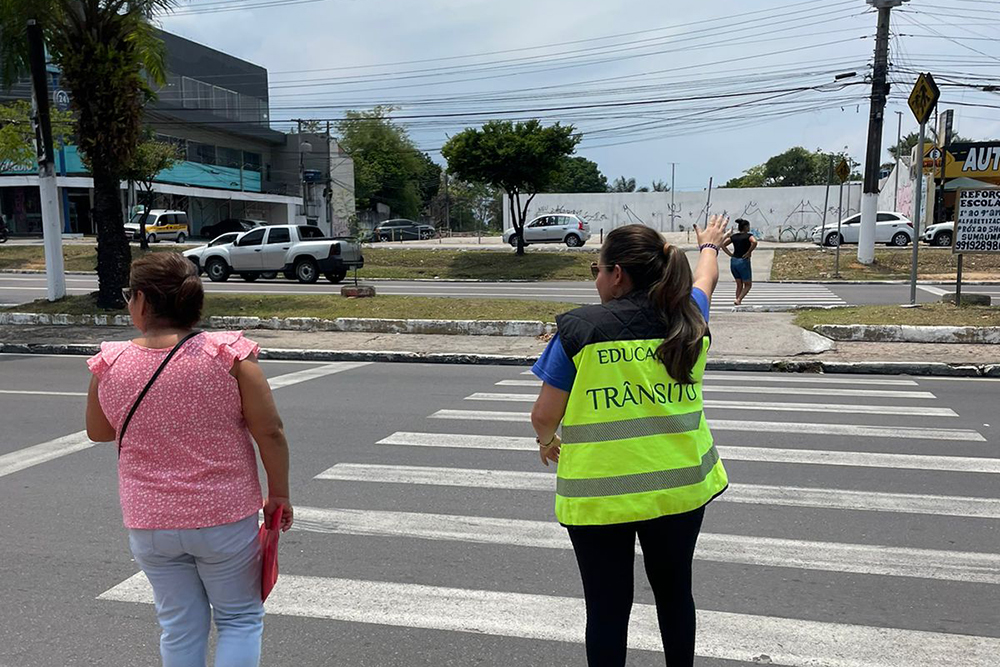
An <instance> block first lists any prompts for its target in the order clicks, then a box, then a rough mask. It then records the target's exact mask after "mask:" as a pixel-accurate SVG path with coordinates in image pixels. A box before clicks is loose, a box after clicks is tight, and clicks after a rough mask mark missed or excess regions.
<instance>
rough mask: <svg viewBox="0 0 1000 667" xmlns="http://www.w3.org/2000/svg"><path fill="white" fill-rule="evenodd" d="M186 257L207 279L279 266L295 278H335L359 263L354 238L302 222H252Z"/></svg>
mask: <svg viewBox="0 0 1000 667" xmlns="http://www.w3.org/2000/svg"><path fill="white" fill-rule="evenodd" d="M190 259H191V260H192V261H196V262H198V268H199V269H200V270H203V271H205V273H207V274H208V277H209V278H210V279H211V280H212V281H213V282H225V281H226V280H229V276H230V275H232V274H233V273H236V274H239V276H240V277H241V278H243V280H246V281H247V282H253V281H254V280H257V279H258V278H260V276H261V274H263V273H273V272H277V271H280V272H282V273H283V274H284V275H285V277H286V278H288V279H289V280H298V281H299V282H300V283H314V282H316V281H317V280H318V279H319V276H320V274H323V275H325V276H326V279H327V280H329V281H330V282H331V283H339V282H340V281H342V280H343V279H344V277H345V276H346V275H347V272H348V271H350V270H351V269H355V268H357V269H360V268H361V267H363V266H364V265H365V258H364V257H363V256H362V255H361V245H360V244H359V243H358V242H357V241H354V240H351V239H346V238H334V239H330V238H326V237H325V236H323V232H321V231H320V230H319V229H318V228H316V227H309V226H307V225H274V226H268V227H258V228H257V229H253V230H251V231H249V232H244V233H243V234H240V235H239V237H237V238H236V240H235V241H233V242H232V243H231V244H221V245H218V246H214V247H211V248H208V249H206V250H204V251H203V252H202V253H201V256H200V257H198V258H194V257H191V258H190Z"/></svg>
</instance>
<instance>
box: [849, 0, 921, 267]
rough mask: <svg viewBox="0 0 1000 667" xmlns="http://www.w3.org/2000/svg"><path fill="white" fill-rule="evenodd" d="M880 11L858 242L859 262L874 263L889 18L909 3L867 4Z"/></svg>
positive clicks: (872, 0)
mask: <svg viewBox="0 0 1000 667" xmlns="http://www.w3.org/2000/svg"><path fill="white" fill-rule="evenodd" d="M866 1H867V3H868V4H869V5H871V6H872V7H874V8H875V9H877V10H878V30H877V31H876V35H875V67H874V69H873V70H872V95H871V109H870V110H869V116H868V152H867V154H866V155H865V182H864V194H863V195H862V197H861V231H860V236H859V239H858V262H860V263H861V264H871V263H872V262H874V261H875V218H876V213H878V181H879V165H880V160H881V157H882V122H883V120H884V119H885V101H886V98H887V97H888V96H889V84H888V83H887V78H888V71H889V15H890V13H891V12H892V8H893V7H899V6H900V5H902V4H903V3H904V2H908V1H909V0H866Z"/></svg>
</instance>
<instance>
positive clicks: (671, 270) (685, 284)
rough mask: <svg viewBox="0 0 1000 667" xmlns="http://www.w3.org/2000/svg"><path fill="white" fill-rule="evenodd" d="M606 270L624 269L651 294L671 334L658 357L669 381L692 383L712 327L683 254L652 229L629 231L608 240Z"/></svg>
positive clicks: (613, 233)
mask: <svg viewBox="0 0 1000 667" xmlns="http://www.w3.org/2000/svg"><path fill="white" fill-rule="evenodd" d="M601 264H602V265H605V266H614V265H616V264H617V265H619V266H621V267H622V270H624V271H625V272H626V273H627V274H628V275H629V277H630V278H631V279H632V284H633V285H634V286H635V288H636V289H642V290H646V292H647V293H648V295H649V300H650V301H651V302H652V303H653V306H654V307H655V308H656V310H657V312H658V313H659V314H660V317H661V318H662V320H663V324H664V325H665V328H666V330H665V332H664V335H663V343H661V344H660V346H659V347H658V348H657V349H656V357H657V358H658V359H659V360H660V362H661V363H662V364H663V365H664V366H665V367H666V369H667V372H668V373H670V377H672V378H673V379H675V380H677V381H679V382H692V378H691V371H692V369H693V368H694V365H695V364H696V363H697V362H698V357H699V356H700V355H701V349H702V340H703V339H704V337H705V335H706V333H707V332H708V324H707V323H706V322H705V318H704V317H703V316H702V314H701V311H700V310H699V309H698V306H697V304H695V302H694V301H693V300H692V299H691V287H692V283H693V282H694V276H693V275H692V273H691V266H690V265H689V264H688V261H687V257H685V255H684V252H683V251H682V250H681V249H680V248H678V247H677V246H673V245H669V244H665V243H664V242H663V238H662V237H661V236H660V235H659V233H657V232H656V231H655V230H653V229H652V228H650V227H646V226H645V225H626V226H624V227H618V228H617V229H613V230H612V231H611V232H610V233H609V234H608V235H607V237H606V238H605V241H604V246H603V247H602V248H601Z"/></svg>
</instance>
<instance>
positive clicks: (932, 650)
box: [99, 369, 1000, 667]
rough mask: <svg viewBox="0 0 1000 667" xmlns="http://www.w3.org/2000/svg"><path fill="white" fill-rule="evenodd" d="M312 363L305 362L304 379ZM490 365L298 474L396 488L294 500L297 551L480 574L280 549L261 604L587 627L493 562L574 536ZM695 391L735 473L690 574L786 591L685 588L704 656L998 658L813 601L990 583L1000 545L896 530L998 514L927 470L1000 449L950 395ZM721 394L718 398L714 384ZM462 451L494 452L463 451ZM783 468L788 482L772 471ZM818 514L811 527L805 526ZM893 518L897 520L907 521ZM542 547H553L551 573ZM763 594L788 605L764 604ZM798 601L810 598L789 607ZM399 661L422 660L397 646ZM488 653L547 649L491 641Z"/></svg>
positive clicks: (365, 616) (847, 666) (931, 626)
mask: <svg viewBox="0 0 1000 667" xmlns="http://www.w3.org/2000/svg"><path fill="white" fill-rule="evenodd" d="M323 372H324V371H323V370H322V369H313V370H311V371H303V373H306V374H309V373H313V374H314V375H315V376H317V377H320V376H322V375H323ZM495 375H496V377H495V379H494V380H492V381H491V382H490V383H489V384H488V385H486V386H481V387H478V388H477V391H472V392H471V393H468V394H467V395H465V396H461V397H460V398H459V400H458V401H457V403H456V402H454V401H452V402H451V403H450V404H449V405H447V406H441V407H440V408H439V409H437V410H435V411H433V412H430V413H429V414H426V415H425V416H424V417H419V418H417V419H416V421H415V426H416V428H414V429H413V430H408V431H395V432H392V433H387V434H386V435H385V436H384V437H382V438H380V439H377V440H375V441H373V442H371V443H369V444H370V445H371V447H370V449H368V450H367V451H369V452H370V458H369V460H353V461H343V460H331V461H329V464H328V465H327V466H326V467H325V468H324V469H322V470H317V471H316V472H315V473H311V474H314V480H315V482H316V483H317V484H320V485H324V484H328V485H330V486H331V487H332V486H333V485H350V488H356V489H359V490H360V492H362V493H372V494H375V496H376V497H380V498H385V499H398V498H400V497H401V496H402V497H405V498H407V499H408V500H407V501H406V502H399V503H397V504H394V505H392V506H386V503H387V502H388V501H386V502H383V503H382V504H381V505H377V506H372V507H362V508H358V507H338V506H325V505H324V504H323V502H322V501H321V500H322V498H329V496H328V495H324V494H322V493H320V494H318V495H317V496H316V498H315V499H314V502H313V503H310V502H308V501H309V499H308V498H300V499H299V502H300V503H302V504H301V505H298V506H296V524H295V528H294V533H295V534H296V542H297V545H298V546H299V548H300V549H302V550H308V549H309V546H308V545H310V544H311V543H313V542H314V541H315V544H316V545H317V546H316V549H321V548H323V547H322V546H321V545H322V544H324V543H323V542H322V540H324V539H327V540H328V539H330V538H331V537H335V538H336V539H367V540H372V539H373V540H385V541H387V542H386V544H388V543H390V542H388V541H391V544H393V545H394V547H393V548H394V549H396V550H400V551H401V552H402V553H404V554H406V557H407V558H409V559H412V560H413V562H414V563H417V562H420V563H424V561H425V560H426V559H428V558H432V556H430V554H440V553H442V552H441V551H440V550H437V549H436V548H435V547H434V545H442V546H444V545H452V546H453V547H455V548H466V547H468V548H474V547H476V546H477V545H478V547H479V548H480V549H488V550H489V551H488V554H489V556H488V558H489V559H491V560H492V561H494V562H484V563H482V565H481V569H482V571H483V572H495V573H496V574H495V578H494V579H492V580H490V581H489V582H488V583H489V584H490V585H489V586H483V582H482V580H477V581H476V582H468V583H467V584H465V582H463V580H462V579H461V577H453V578H451V579H449V580H448V581H447V582H442V581H441V580H435V581H434V582H427V581H424V580H422V579H420V578H419V577H413V578H411V577H410V576H406V577H404V578H403V579H402V580H400V577H398V576H393V573H389V572H387V573H382V576H378V577H374V578H367V579H363V578H345V577H343V574H342V573H341V572H339V571H338V568H337V565H336V563H333V564H332V565H331V566H330V568H329V571H328V572H324V573H321V574H322V575H324V576H316V575H317V572H316V571H315V570H314V569H310V570H309V571H305V572H303V571H296V570H295V569H294V565H295V563H296V561H295V559H294V553H293V556H292V558H291V559H289V560H288V561H285V563H283V567H284V569H283V574H282V576H281V579H280V581H279V584H278V586H277V588H276V589H275V591H274V593H272V596H271V598H270V599H269V600H268V603H267V608H268V612H269V614H272V615H282V616H290V617H300V618H309V619H316V620H317V621H319V622H322V621H339V622H347V623H355V624H361V625H362V626H375V627H390V628H406V629H409V630H415V631H418V632H419V631H428V632H438V633H441V632H444V633H456V636H470V635H489V636H493V637H497V638H506V640H507V641H512V642H534V641H538V640H542V641H548V642H561V643H563V644H580V643H582V641H583V635H584V632H583V627H584V626H583V623H584V608H583V602H582V599H581V598H580V596H579V595H565V594H559V593H556V592H553V591H551V590H547V589H546V590H545V591H544V592H537V591H534V590H532V589H531V588H530V586H529V587H528V588H526V583H525V582H526V580H527V581H529V582H530V576H528V575H527V573H520V574H519V575H517V576H516V578H515V577H514V576H513V575H511V573H510V570H509V568H504V567H501V566H500V565H499V564H501V563H504V562H505V561H506V559H507V558H508V557H510V556H511V554H514V553H524V552H525V551H528V552H531V553H537V554H538V555H537V556H531V560H532V562H535V563H537V564H538V565H537V569H539V570H540V572H539V576H541V577H543V578H546V579H547V578H550V577H555V576H559V577H568V578H570V579H572V578H574V577H576V572H575V570H573V569H572V565H571V563H572V560H571V555H570V554H569V550H570V549H571V545H570V542H569V539H568V536H567V534H566V531H565V530H564V529H563V528H562V527H561V526H559V525H558V523H556V522H555V521H554V520H553V517H552V511H551V506H552V492H553V487H554V471H553V470H552V469H546V468H543V467H541V466H540V465H538V466H537V467H535V468H534V469H531V468H530V467H529V466H528V465H526V464H525V461H531V460H533V461H534V464H538V463H539V462H538V459H537V454H536V449H537V445H536V444H535V442H534V438H533V437H532V435H531V430H530V425H529V424H528V413H527V412H526V411H525V408H526V407H527V406H528V405H530V403H531V401H532V400H533V399H534V396H535V394H536V392H537V388H538V382H537V381H536V380H534V379H531V378H529V377H526V376H525V375H520V374H518V371H516V370H512V369H497V370H496V374H495ZM293 379H296V378H293ZM297 379H298V381H301V380H302V379H304V378H297ZM705 390H706V395H707V396H709V397H710V398H707V399H706V413H707V415H708V417H709V421H710V424H711V426H712V429H713V434H714V435H715V438H716V442H717V445H718V448H719V451H720V453H721V455H722V457H723V459H724V460H725V461H726V462H727V466H728V467H729V469H730V477H731V481H732V484H731V487H730V488H729V489H728V490H727V492H726V493H724V494H723V495H722V496H720V497H719V499H718V501H717V502H714V503H713V504H712V507H711V508H710V511H709V513H708V516H707V518H706V523H705V528H704V531H703V533H702V535H701V537H700V540H699V543H698V548H697V551H696V555H695V559H696V578H698V579H699V580H702V579H709V578H711V577H712V576H715V575H716V574H718V576H730V577H731V576H734V574H733V573H734V572H736V573H739V574H738V576H739V578H741V579H743V580H746V581H758V580H760V581H763V580H769V579H768V578H771V579H773V580H774V581H775V582H776V584H775V586H774V587H773V590H774V591H775V592H774V593H773V594H774V595H776V596H784V597H781V598H780V599H777V600H767V601H764V600H761V601H759V606H760V609H758V608H756V607H750V608H748V607H747V605H746V604H736V603H737V600H736V598H738V597H739V596H738V595H734V596H733V597H732V598H728V597H725V596H724V597H722V598H714V599H713V598H712V597H707V598H699V606H700V607H701V608H700V609H699V612H698V647H697V651H698V654H699V656H701V657H702V658H708V659H719V660H726V661H733V662H734V663H745V664H772V665H786V666H788V667H814V666H820V665H821V666H824V667H826V666H829V667H923V666H927V667H930V666H932V665H933V666H934V667H948V666H954V667H959V666H961V667H996V665H997V664H1000V663H998V658H997V656H1000V638H998V637H997V636H996V635H995V634H994V635H993V636H984V633H982V632H980V633H975V632H972V633H969V632H962V631H956V630H955V627H954V625H953V624H950V623H947V622H944V621H943V620H942V621H941V622H935V623H926V622H925V623H921V622H918V621H917V620H914V618H911V614H912V610H911V609H908V608H906V607H904V606H900V607H896V606H893V604H890V603H886V604H884V605H883V604H882V603H881V602H878V603H877V604H875V603H872V601H871V599H869V598H865V599H862V600H858V601H856V602H852V603H851V604H850V608H849V609H847V610H846V611H845V610H844V609H838V608H837V607H836V605H835V604H833V603H831V601H830V599H827V596H828V595H833V594H831V593H829V592H828V589H829V588H830V587H834V588H836V587H837V586H838V583H837V582H839V585H840V586H847V587H855V588H857V589H859V590H879V588H880V587H882V586H885V587H887V588H888V589H891V590H893V591H897V593H894V594H898V591H900V590H906V591H914V592H915V594H917V595H920V594H922V593H920V592H922V591H925V590H933V591H936V592H937V593H938V594H945V595H947V593H948V591H950V590H952V589H954V590H955V591H956V593H955V595H962V592H963V591H969V590H979V591H982V590H983V589H984V587H985V588H986V589H987V590H990V591H994V592H1000V553H998V550H997V549H995V548H993V549H991V548H983V547H982V544H983V542H982V541H980V542H978V543H976V545H975V546H974V548H963V545H962V544H961V543H954V541H949V540H940V541H939V542H937V543H935V542H933V540H930V539H915V541H914V542H913V543H910V542H909V540H908V539H904V538H903V537H901V536H900V535H901V534H902V535H904V537H905V536H910V535H914V536H918V535H923V534H924V533H926V532H927V531H931V530H933V528H932V527H933V526H937V525H940V524H938V523H927V522H935V521H942V520H943V521H951V522H963V521H966V522H975V523H974V524H970V525H974V526H979V527H980V528H981V527H983V526H986V525H989V526H991V527H992V530H994V531H995V529H996V525H997V524H996V523H990V522H996V521H1000V496H997V495H996V494H994V495H992V496H985V497H984V496H982V495H976V494H975V493H974V492H972V491H967V490H966V488H965V487H964V486H963V485H961V484H959V485H957V487H955V488H959V489H962V491H963V492H968V493H969V495H959V494H956V493H954V488H949V490H951V491H952V492H951V493H945V492H944V487H941V486H934V485H933V484H928V483H927V482H926V480H927V479H928V475H946V476H947V475H951V476H952V477H951V478H950V479H953V480H954V479H979V480H982V479H983V478H984V477H985V478H986V479H987V480H988V481H990V482H992V483H993V488H996V482H995V480H996V479H1000V478H996V477H994V476H996V475H1000V458H996V457H995V456H991V454H992V451H991V443H988V442H987V439H986V438H985V437H984V436H983V435H982V434H981V433H980V432H979V431H978V430H976V429H975V428H968V427H969V426H970V424H969V423H967V422H963V421H962V419H961V415H960V411H961V410H960V406H953V405H942V404H941V402H940V401H939V399H938V397H937V396H936V395H935V393H934V392H933V391H928V390H927V388H926V387H924V386H923V385H922V384H921V382H918V381H917V380H912V379H908V378H885V379H883V378H857V379H855V378H848V377H835V378H831V377H824V376H786V375H781V376H779V375H751V374H737V373H732V374H729V373H710V374H709V375H708V376H707V379H706V387H705ZM463 393H465V392H463ZM718 394H721V395H722V396H723V398H714V397H713V396H715V395H718ZM789 398H794V399H795V400H787V399H789ZM480 407H482V408H485V409H479V408H480ZM784 417H788V418H790V419H791V421H786V420H784V419H783V418H784ZM477 454H478V455H479V457H477V456H476V455H477ZM463 455H464V456H465V458H463ZM480 457H481V458H480ZM472 459H475V460H482V461H486V462H488V463H486V464H485V465H479V466H476V465H460V463H461V462H465V463H467V462H468V461H469V460H472ZM776 473H777V474H776ZM879 475H884V476H887V480H889V481H887V483H886V484H885V485H884V486H883V485H874V486H871V485H866V480H870V479H871V478H872V477H873V476H875V477H877V476H879ZM956 475H957V476H961V477H957V478H956V477H954V476H956ZM782 476H787V477H788V478H790V480H791V481H789V482H788V483H782ZM855 480H856V482H855ZM792 482H794V483H792ZM323 488H327V487H323ZM435 493H447V497H448V498H450V499H455V500H456V502H457V503H458V505H460V506H461V507H463V508H464V510H460V511H447V512H443V511H440V510H441V506H440V505H436V504H435V503H434V502H433V501H432V498H433V494H435ZM491 494H504V495H503V496H502V497H503V498H505V499H506V502H507V503H510V502H511V500H512V499H516V501H515V505H511V504H502V503H501V504H497V503H493V502H490V501H489V499H490V498H493V497H494V496H492V495H491ZM497 497H499V496H497ZM463 498H466V499H468V502H467V503H466V502H461V499H463ZM317 500H319V501H320V502H316V501H317ZM487 508H489V510H488V511H487ZM515 510H516V511H515ZM773 517H780V520H776V519H774V518H773ZM819 517H821V519H819ZM941 517H944V519H941ZM820 520H821V521H823V522H825V525H824V526H822V529H817V528H816V526H810V525H809V524H815V523H816V522H817V521H820ZM856 522H860V523H861V524H862V525H864V526H868V527H872V526H880V527H881V526H885V527H886V528H885V531H884V534H883V533H882V531H877V532H874V533H872V532H871V531H870V530H868V531H866V530H863V529H855V528H854V526H855V523H856ZM803 526H805V527H803ZM901 527H907V528H908V529H909V532H902V533H901ZM479 553H483V552H482V551H480V552H479ZM553 554H555V555H553ZM638 555H639V556H640V558H641V554H638ZM553 558H559V559H560V560H559V561H558V562H559V563H560V564H561V565H560V567H559V569H558V570H557V569H555V565H554V561H553V560H552V559H553ZM566 559H570V560H566ZM289 562H290V563H292V566H291V567H289V566H288V565H287V563H289ZM424 565H426V563H424ZM549 565H551V570H549V571H546V569H547V566H549ZM448 567H449V566H448V564H447V563H443V564H441V568H442V569H447V568H448ZM733 568H738V569H736V570H734V569H733ZM859 578H860V579H859ZM463 584H465V585H463ZM963 587H964V588H963ZM99 599H101V600H104V601H108V602H118V603H138V604H151V602H152V592H151V589H150V587H149V584H148V582H147V581H146V580H145V578H144V576H143V575H142V574H141V573H138V574H135V575H133V576H131V577H129V578H127V579H125V580H124V581H122V582H121V583H119V584H118V585H116V586H114V587H112V588H110V589H109V590H107V591H105V592H104V593H102V594H101V595H100V596H99ZM994 599H996V596H995V595H994ZM811 600H814V601H815V603H814V604H810V601H811ZM649 602H651V599H650V598H648V597H647V598H643V597H642V596H641V595H639V596H637V604H636V605H635V608H634V609H633V613H632V619H631V625H630V634H629V645H630V648H631V649H632V651H633V652H634V653H635V654H636V655H637V656H639V657H638V658H636V659H638V660H646V661H643V662H641V664H657V659H656V656H655V652H656V651H659V650H660V637H659V630H658V626H657V622H656V612H655V608H654V607H653V606H652V605H651V604H649ZM866 604H867V605H868V606H866ZM775 608H781V609H787V610H788V611H787V612H784V613H774V612H773V610H774V609H775ZM796 609H799V610H802V609H806V610H808V613H802V614H796V613H795V611H794V610H796ZM993 613H994V615H995V613H996V609H995V608H994V609H993ZM538 619H545V622H544V623H542V622H539V621H538ZM952 620H953V619H952ZM987 634H988V633H987ZM438 636H439V637H440V635H438ZM643 654H645V655H646V656H648V657H647V658H645V659H644V658H642V655H643ZM582 656H583V654H582V648H581V649H580V653H579V660H578V661H577V662H576V663H572V664H583V662H584V661H583V657H582ZM659 660H662V658H660V659H659ZM373 664H375V663H373ZM393 664H396V663H393ZM399 664H410V665H418V664H432V663H423V662H420V656H413V655H411V656H408V658H407V659H406V660H404V661H401V662H400V663H399ZM456 664H464V663H462V661H461V660H459V661H458V662H457V663H456ZM493 664H497V665H506V664H555V663H545V662H538V663H530V662H518V661H513V660H510V661H507V660H505V659H503V658H500V657H499V656H498V657H497V659H496V661H495V662H494V663H493ZM560 664H562V663H560ZM630 664H632V663H630ZM727 664H729V663H727Z"/></svg>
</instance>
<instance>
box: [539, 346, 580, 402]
mask: <svg viewBox="0 0 1000 667" xmlns="http://www.w3.org/2000/svg"><path fill="white" fill-rule="evenodd" d="M531 372H532V373H534V374H535V376H536V377H537V378H538V379H539V380H541V381H542V382H544V383H546V384H550V385H552V386H553V387H555V388H556V389H562V390H563V391H567V392H568V391H570V390H572V389H573V381H574V380H575V379H576V366H575V365H574V364H573V361H572V360H571V359H570V358H569V357H568V356H566V350H564V349H563V346H562V341H560V340H559V334H556V335H555V336H553V337H552V340H550V341H549V344H548V346H546V348H545V351H544V352H542V356H540V357H539V358H538V361H536V362H535V365H534V366H533V367H532V368H531Z"/></svg>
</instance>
